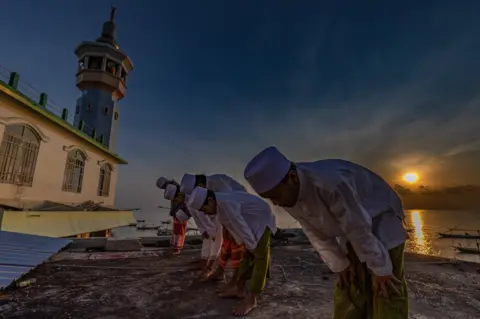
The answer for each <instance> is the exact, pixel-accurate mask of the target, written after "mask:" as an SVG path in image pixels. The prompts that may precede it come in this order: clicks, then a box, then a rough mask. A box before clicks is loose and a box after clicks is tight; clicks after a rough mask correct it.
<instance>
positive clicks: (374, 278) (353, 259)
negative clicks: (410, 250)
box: [244, 146, 408, 319]
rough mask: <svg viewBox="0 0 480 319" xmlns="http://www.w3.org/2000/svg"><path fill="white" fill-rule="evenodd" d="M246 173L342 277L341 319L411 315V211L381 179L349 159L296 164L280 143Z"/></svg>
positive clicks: (337, 312)
mask: <svg viewBox="0 0 480 319" xmlns="http://www.w3.org/2000/svg"><path fill="white" fill-rule="evenodd" d="M244 176H245V179H246V180H247V181H248V182H249V183H250V185H251V186H252V188H253V189H254V190H255V191H256V192H257V193H258V194H259V195H260V196H261V197H263V198H266V199H270V200H271V201H272V203H273V204H275V205H278V206H281V207H284V208H285V209H286V210H287V212H289V213H290V215H292V217H293V218H295V219H296V220H298V221H299V222H300V224H301V225H302V228H303V230H304V232H305V234H306V235H307V236H308V238H309V240H310V242H311V243H312V246H313V247H314V248H315V249H316V250H317V251H318V252H319V254H320V256H321V257H322V259H323V260H324V262H325V263H326V264H327V265H328V266H329V267H330V269H331V270H332V271H333V272H335V273H337V275H338V281H337V285H336V287H335V292H334V315H333V318H334V319H340V318H342V319H344V318H348V319H355V318H365V317H368V318H373V319H386V318H388V319H397V318H398V319H407V318H408V293H407V285H406V282H405V276H404V263H403V260H404V256H403V255H404V247H405V241H406V239H407V233H406V231H405V229H404V227H403V218H404V213H403V208H402V203H401V200H400V198H399V197H398V196H397V194H396V193H395V192H394V191H393V190H392V188H391V187H390V186H389V185H388V184H387V183H386V182H385V181H384V180H383V179H382V178H381V177H380V176H378V175H376V174H375V173H373V172H371V171H369V170H368V169H366V168H364V167H362V166H360V165H357V164H354V163H351V162H347V161H344V160H334V159H331V160H320V161H316V162H311V163H293V162H291V161H289V160H288V159H287V158H286V157H285V156H284V155H283V154H282V153H280V151H279V150H277V148H275V147H273V146H272V147H268V148H267V149H265V150H263V151H262V152H260V153H259V154H258V155H256V156H255V157H254V158H253V159H252V160H251V161H250V162H249V163H248V165H247V167H246V168H245V172H244ZM337 238H340V242H339V241H337Z"/></svg>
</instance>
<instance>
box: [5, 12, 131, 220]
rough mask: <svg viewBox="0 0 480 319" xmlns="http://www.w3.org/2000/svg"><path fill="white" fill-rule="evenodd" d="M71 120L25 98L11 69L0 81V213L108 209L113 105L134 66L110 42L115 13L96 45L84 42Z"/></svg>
mask: <svg viewBox="0 0 480 319" xmlns="http://www.w3.org/2000/svg"><path fill="white" fill-rule="evenodd" d="M75 54H76V56H77V57H78V71H77V74H76V85H77V88H79V89H80V91H81V96H80V97H79V98H78V100H77V103H76V107H75V110H74V113H75V114H74V115H73V116H72V115H69V110H68V109H66V108H63V109H59V108H57V109H56V110H55V108H54V107H53V106H52V105H53V103H51V102H50V101H49V99H48V95H47V94H46V93H41V94H39V96H37V97H35V98H32V97H31V96H29V95H28V94H27V93H26V92H25V90H23V89H22V88H24V87H25V82H24V81H23V79H21V76H20V75H19V74H18V73H16V72H9V74H5V72H3V74H2V75H3V77H0V141H1V142H0V213H1V212H2V209H3V210H11V209H16V210H24V211H26V210H42V211H47V210H58V209H53V207H57V208H58V207H60V210H75V209H74V208H75V207H76V208H78V207H80V209H83V210H97V211H99V210H100V211H102V210H103V211H105V210H112V209H113V206H114V201H115V189H116V183H117V175H118V166H119V165H122V164H127V161H126V160H125V159H123V158H122V157H120V156H119V155H118V154H117V153H116V151H115V150H116V144H117V130H118V121H119V118H120V110H119V107H118V102H119V101H120V100H121V99H122V98H123V97H124V96H125V94H126V92H127V79H128V75H129V74H130V72H131V71H132V70H133V64H132V61H131V60H130V58H129V57H128V56H127V54H126V53H125V52H123V51H122V50H121V49H120V48H119V46H118V44H117V42H116V26H115V8H112V10H111V13H110V19H109V20H108V21H106V22H105V23H104V24H103V30H102V33H101V35H100V37H98V38H97V39H96V40H95V41H83V42H81V43H80V44H79V45H78V46H77V47H76V49H75Z"/></svg>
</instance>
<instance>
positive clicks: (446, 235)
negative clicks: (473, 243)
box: [437, 233, 480, 239]
mask: <svg viewBox="0 0 480 319" xmlns="http://www.w3.org/2000/svg"><path fill="white" fill-rule="evenodd" d="M437 235H438V236H439V237H441V238H457V239H480V234H478V235H473V234H469V233H465V234H454V233H437Z"/></svg>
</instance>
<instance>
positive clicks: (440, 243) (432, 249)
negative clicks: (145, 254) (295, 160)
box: [113, 209, 480, 263]
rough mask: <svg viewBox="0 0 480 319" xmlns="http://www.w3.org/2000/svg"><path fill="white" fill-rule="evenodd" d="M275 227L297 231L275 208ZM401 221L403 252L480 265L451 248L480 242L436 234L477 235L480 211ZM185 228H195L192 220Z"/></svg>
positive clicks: (409, 216) (160, 216)
mask: <svg viewBox="0 0 480 319" xmlns="http://www.w3.org/2000/svg"><path fill="white" fill-rule="evenodd" d="M134 214H135V218H136V219H137V220H145V224H147V225H162V227H165V228H169V227H171V225H168V224H167V225H165V224H162V221H168V220H170V218H169V216H168V212H167V211H166V210H158V211H156V212H151V211H137V212H135V213H134ZM275 215H276V217H277V225H278V227H280V228H282V229H287V228H300V225H299V224H298V222H296V221H295V220H294V219H293V218H292V217H291V216H290V215H289V214H288V213H287V212H285V211H284V210H283V209H275ZM405 222H406V223H407V228H410V229H412V230H411V231H410V232H409V236H410V239H409V240H408V241H407V250H408V251H410V252H415V253H419V254H425V255H432V256H439V257H445V258H453V259H458V260H464V261H472V262H477V263H480V255H475V254H463V253H458V252H456V251H455V249H454V248H453V247H452V246H457V245H459V244H460V245H462V246H463V247H470V248H477V247H478V245H480V240H478V241H476V240H466V239H449V238H443V239H442V238H439V237H438V235H437V233H438V232H448V231H450V230H452V229H453V230H454V232H458V233H465V232H468V233H470V234H478V233H479V232H480V211H461V210H460V211H457V210H455V211H452V210H418V209H412V210H406V211H405ZM188 227H191V228H195V223H194V222H193V221H190V222H189V225H188ZM156 235H157V231H156V230H138V229H136V227H120V228H117V229H114V230H113V236H115V237H149V236H156Z"/></svg>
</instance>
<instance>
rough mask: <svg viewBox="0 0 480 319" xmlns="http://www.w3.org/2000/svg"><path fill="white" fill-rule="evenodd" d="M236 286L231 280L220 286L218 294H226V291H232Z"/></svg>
mask: <svg viewBox="0 0 480 319" xmlns="http://www.w3.org/2000/svg"><path fill="white" fill-rule="evenodd" d="M235 285H236V281H235V280H230V281H229V282H227V283H226V284H222V285H220V286H219V287H218V289H217V292H224V291H226V290H229V289H232V288H234V287H235Z"/></svg>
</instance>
